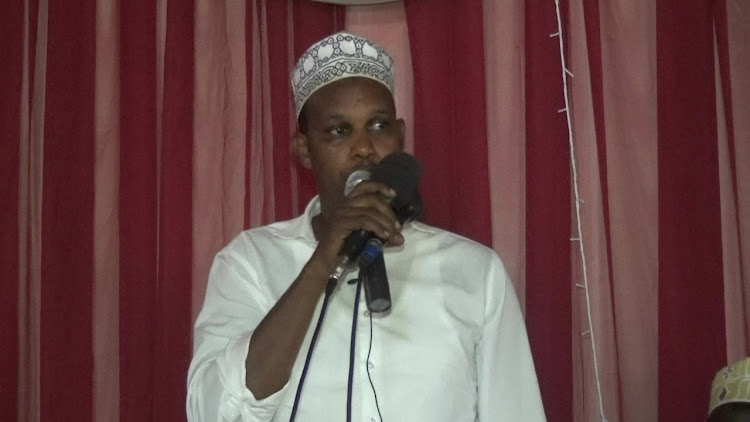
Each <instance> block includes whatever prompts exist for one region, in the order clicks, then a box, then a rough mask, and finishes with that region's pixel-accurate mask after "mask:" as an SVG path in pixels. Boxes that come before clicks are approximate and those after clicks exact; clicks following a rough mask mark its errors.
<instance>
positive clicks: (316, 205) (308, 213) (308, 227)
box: [276, 195, 320, 245]
mask: <svg viewBox="0 0 750 422" xmlns="http://www.w3.org/2000/svg"><path fill="white" fill-rule="evenodd" d="M318 214H320V197H319V196H318V195H315V197H313V199H311V200H310V202H309V203H308V204H307V207H305V212H304V213H302V215H300V216H299V217H297V218H294V219H292V220H290V221H289V224H286V225H284V226H282V227H281V228H280V229H279V230H278V231H277V232H276V234H277V236H279V237H281V238H284V239H304V240H306V241H308V242H309V243H310V244H313V245H314V244H317V243H318V241H317V240H316V239H315V232H313V228H312V219H313V217H315V216H316V215H318Z"/></svg>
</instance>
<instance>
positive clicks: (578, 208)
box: [550, 0, 607, 422]
mask: <svg viewBox="0 0 750 422" xmlns="http://www.w3.org/2000/svg"><path fill="white" fill-rule="evenodd" d="M555 12H556V13H557V32H556V33H554V34H550V38H552V37H557V39H558V41H559V44H560V65H561V73H562V80H563V96H564V97H565V107H564V108H562V109H560V110H558V113H563V112H564V113H565V115H566V118H567V125H568V143H569V144H570V166H571V169H572V170H573V190H574V192H575V204H576V226H577V237H573V238H571V239H570V241H571V242H578V249H579V251H580V254H581V267H582V269H583V284H579V283H576V287H578V288H580V289H582V290H583V291H584V293H585V295H586V314H587V316H588V324H589V329H588V330H587V331H584V332H583V333H581V336H586V335H588V336H590V338H591V354H592V356H593V365H594V375H595V377H596V392H597V397H598V399H599V416H600V417H601V421H602V422H607V418H606V417H605V416H604V404H603V402H602V386H601V382H600V380H599V364H598V363H597V359H596V341H595V338H594V324H593V322H592V316H591V297H590V295H589V280H588V274H587V271H586V254H585V250H584V245H583V229H582V228H581V204H582V203H583V199H581V196H580V193H579V190H578V166H577V164H576V154H575V146H574V143H573V126H572V125H571V118H570V100H569V98H568V77H567V75H570V77H571V78H572V77H573V76H574V75H573V73H572V72H571V71H570V70H568V67H567V64H566V63H565V49H564V45H563V28H562V21H561V18H560V0H555Z"/></svg>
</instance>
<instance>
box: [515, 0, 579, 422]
mask: <svg viewBox="0 0 750 422" xmlns="http://www.w3.org/2000/svg"><path fill="white" fill-rule="evenodd" d="M564 4H565V3H563V4H562V5H564ZM566 11H567V9H566V8H563V10H561V16H567V13H566ZM562 22H563V25H564V26H563V30H564V31H565V32H564V33H563V34H559V33H558V31H559V30H558V25H557V17H556V14H555V8H554V4H551V3H544V2H526V3H525V28H526V31H525V34H524V36H525V47H526V48H525V56H524V60H525V63H526V64H525V66H526V78H525V81H524V83H525V105H524V107H525V110H526V172H525V174H524V175H522V177H524V178H525V180H526V197H525V198H524V200H525V202H526V227H525V232H526V255H525V257H524V260H525V267H526V326H527V328H528V331H529V341H530V343H531V351H532V354H533V355H534V363H535V364H536V368H537V373H538V374H540V377H539V387H540V389H541V392H542V400H543V402H544V408H545V411H546V412H547V418H548V419H550V420H560V421H568V420H572V419H571V418H572V414H573V405H574V401H573V388H570V387H571V385H572V380H573V373H572V371H573V364H572V362H573V359H574V356H573V355H572V352H573V341H574V340H573V338H576V339H577V338H578V337H579V336H580V333H581V332H572V330H571V324H572V323H573V310H572V301H573V298H572V295H573V291H572V290H573V286H574V285H575V284H577V283H580V282H581V280H572V275H571V270H572V268H571V260H572V256H571V253H572V245H571V238H575V237H577V235H575V234H573V232H572V227H571V205H572V203H571V177H570V151H569V146H568V140H567V126H566V115H565V113H564V110H563V112H561V111H560V110H561V109H564V108H565V99H564V97H563V90H562V86H561V85H562V77H561V73H562V70H561V66H562V63H561V60H560V46H559V39H558V38H557V37H560V36H562V37H563V41H564V43H565V45H567V42H568V40H569V35H568V32H567V30H568V28H569V27H568V25H567V21H566V20H562ZM555 33H558V35H557V36H551V35H550V34H555ZM562 386H567V388H562ZM577 404H578V405H579V406H580V405H582V403H577Z"/></svg>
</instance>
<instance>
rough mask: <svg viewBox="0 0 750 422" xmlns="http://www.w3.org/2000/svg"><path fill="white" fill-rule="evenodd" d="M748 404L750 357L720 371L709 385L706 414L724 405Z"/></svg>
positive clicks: (749, 396) (749, 399)
mask: <svg viewBox="0 0 750 422" xmlns="http://www.w3.org/2000/svg"><path fill="white" fill-rule="evenodd" d="M735 402H743V403H750V357H748V358H745V359H743V360H741V361H739V362H735V363H733V364H731V365H729V366H727V367H726V368H723V369H722V370H720V371H719V372H718V373H717V374H716V376H715V377H714V382H713V383H711V402H710V403H709V405H708V414H709V415H710V414H711V412H713V411H714V409H716V408H717V407H719V406H721V405H722V404H724V403H735Z"/></svg>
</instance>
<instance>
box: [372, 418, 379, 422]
mask: <svg viewBox="0 0 750 422" xmlns="http://www.w3.org/2000/svg"><path fill="white" fill-rule="evenodd" d="M370 422H378V420H377V419H375V418H370Z"/></svg>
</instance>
